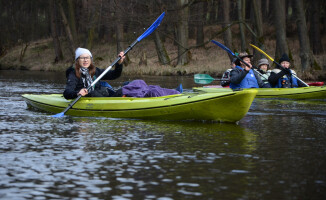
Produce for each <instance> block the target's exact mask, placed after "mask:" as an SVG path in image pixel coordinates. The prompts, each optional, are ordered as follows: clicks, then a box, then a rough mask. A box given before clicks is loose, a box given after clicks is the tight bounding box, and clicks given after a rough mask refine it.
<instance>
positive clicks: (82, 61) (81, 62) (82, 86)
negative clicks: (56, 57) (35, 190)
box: [63, 48, 125, 99]
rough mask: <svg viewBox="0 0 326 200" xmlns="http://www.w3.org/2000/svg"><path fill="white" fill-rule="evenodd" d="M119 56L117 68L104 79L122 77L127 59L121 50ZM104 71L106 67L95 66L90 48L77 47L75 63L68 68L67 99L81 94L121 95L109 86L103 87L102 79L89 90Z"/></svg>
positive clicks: (89, 95) (92, 95) (93, 95)
mask: <svg viewBox="0 0 326 200" xmlns="http://www.w3.org/2000/svg"><path fill="white" fill-rule="evenodd" d="M119 56H120V57H121V59H120V60H119V62H118V63H117V64H116V65H115V69H114V70H110V71H108V72H107V73H106V74H105V75H104V76H103V78H102V80H113V79H116V78H118V77H120V75H121V72H122V63H123V61H124V59H125V56H124V52H120V53H119ZM104 71H105V69H100V68H97V67H95V66H94V63H93V55H92V53H91V52H90V51H89V50H88V49H85V48H77V49H76V51H75V63H74V64H73V66H71V67H69V68H68V69H67V70H66V77H67V83H66V88H65V90H64V92H63V96H64V97H65V98H66V99H74V98H77V97H78V96H79V95H81V96H87V97H107V96H115V95H117V96H120V94H119V92H117V93H116V92H115V91H113V92H112V90H108V88H107V87H103V86H102V85H103V84H101V81H98V82H97V83H96V84H95V85H94V87H92V88H90V89H89V91H88V90H87V89H86V88H87V87H88V86H89V85H91V84H92V82H93V81H94V80H95V79H96V78H97V77H99V76H100V75H101V74H102V72H104Z"/></svg>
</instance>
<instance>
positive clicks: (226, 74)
mask: <svg viewBox="0 0 326 200" xmlns="http://www.w3.org/2000/svg"><path fill="white" fill-rule="evenodd" d="M237 60H238V59H237V58H233V59H232V60H231V68H230V69H227V70H226V71H225V72H224V73H223V75H222V79H223V81H221V85H222V86H223V87H228V86H229V85H230V72H231V70H232V69H234V68H235V66H236V64H235V63H236V62H237Z"/></svg>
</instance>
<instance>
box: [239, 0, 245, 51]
mask: <svg viewBox="0 0 326 200" xmlns="http://www.w3.org/2000/svg"><path fill="white" fill-rule="evenodd" d="M244 1H245V0H237V13H238V20H239V22H240V23H239V29H240V38H241V51H245V50H246V37H245V30H244V27H243V22H244V14H243V12H242V11H243V10H245V9H243V7H245V3H244Z"/></svg>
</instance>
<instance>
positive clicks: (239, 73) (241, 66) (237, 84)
mask: <svg viewBox="0 0 326 200" xmlns="http://www.w3.org/2000/svg"><path fill="white" fill-rule="evenodd" d="M239 57H240V58H241V59H242V60H243V61H244V62H245V63H247V64H248V66H247V65H246V64H245V63H244V62H242V61H240V60H237V61H236V65H237V66H236V67H235V68H234V69H233V70H232V71H231V72H230V88H232V89H238V88H262V87H270V85H269V84H264V82H263V81H262V80H261V78H260V76H259V74H258V73H257V72H256V71H255V70H254V69H252V65H251V57H252V55H249V54H248V53H246V52H243V53H240V54H239Z"/></svg>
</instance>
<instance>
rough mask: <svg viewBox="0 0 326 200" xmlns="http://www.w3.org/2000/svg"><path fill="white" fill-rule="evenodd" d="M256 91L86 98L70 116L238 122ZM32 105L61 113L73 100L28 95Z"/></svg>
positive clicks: (28, 103) (42, 95)
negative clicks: (148, 96)
mask: <svg viewBox="0 0 326 200" xmlns="http://www.w3.org/2000/svg"><path fill="white" fill-rule="evenodd" d="M256 94H257V91H256V90H250V91H237V92H233V91H228V92H220V93H186V94H178V95H170V96H162V97H150V98H132V97H82V98H81V99H80V100H79V101H78V102H77V103H76V104H75V105H74V106H73V107H72V108H71V109H69V110H68V111H67V113H66V114H67V115H72V116H95V117H111V118H135V119H155V120H157V119H159V120H214V121H226V122H236V121H239V120H240V119H242V118H243V117H244V116H245V115H246V113H247V112H248V110H249V108H250V106H251V104H252V101H253V100H254V98H255V96H256ZM23 98H24V100H25V101H26V103H27V105H28V106H32V107H34V108H38V109H41V110H43V111H47V112H51V113H60V112H62V111H63V110H64V109H65V108H66V107H68V105H69V103H71V102H72V100H66V99H65V98H64V97H63V96H62V94H50V95H45V94H41V95H33V94H24V95H23Z"/></svg>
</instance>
